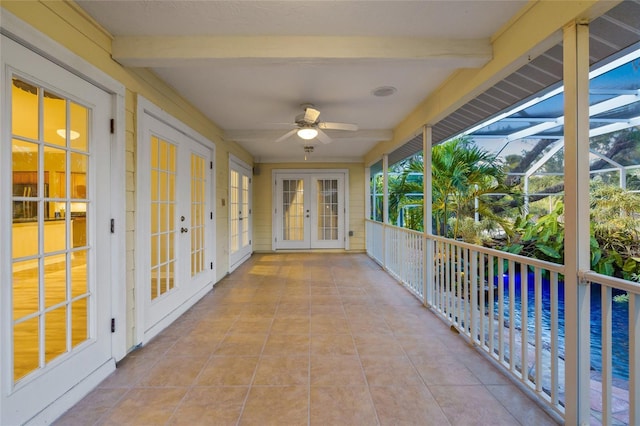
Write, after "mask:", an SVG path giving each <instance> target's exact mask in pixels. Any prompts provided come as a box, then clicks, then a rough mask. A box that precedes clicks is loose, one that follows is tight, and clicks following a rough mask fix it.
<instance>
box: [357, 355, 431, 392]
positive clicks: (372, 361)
mask: <svg viewBox="0 0 640 426" xmlns="http://www.w3.org/2000/svg"><path fill="white" fill-rule="evenodd" d="M360 361H361V362H362V367H363V368H364V374H365V376H366V378H367V382H368V383H369V386H417V385H422V384H423V381H422V379H421V378H420V376H419V375H418V372H417V371H416V369H415V368H414V367H413V365H412V364H411V361H409V358H407V357H406V356H361V357H360Z"/></svg>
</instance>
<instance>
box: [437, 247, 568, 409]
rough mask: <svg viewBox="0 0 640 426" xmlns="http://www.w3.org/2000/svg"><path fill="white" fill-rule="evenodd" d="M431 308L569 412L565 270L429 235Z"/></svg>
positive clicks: (550, 403) (547, 400)
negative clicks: (431, 244)
mask: <svg viewBox="0 0 640 426" xmlns="http://www.w3.org/2000/svg"><path fill="white" fill-rule="evenodd" d="M431 239H432V240H433V241H434V254H433V258H434V272H433V280H432V282H431V283H427V285H430V286H431V287H432V292H431V294H432V295H433V297H432V300H427V301H426V302H427V305H428V306H430V307H431V309H433V310H434V311H436V312H437V313H438V314H440V315H441V316H442V317H444V318H445V319H446V320H447V321H449V322H450V323H451V324H452V325H453V326H455V327H456V329H458V330H459V331H460V333H462V334H464V335H465V336H466V337H467V338H468V339H469V340H470V341H471V342H472V343H473V344H475V345H477V346H478V347H480V348H481V349H482V350H484V351H485V352H486V353H487V354H489V355H490V356H491V357H492V358H493V359H494V360H495V361H497V363H498V364H499V365H501V366H502V367H503V368H504V369H506V370H508V371H509V373H510V374H511V375H512V376H513V377H515V378H516V379H517V380H518V381H520V382H522V383H523V384H525V385H526V386H527V387H528V388H529V389H531V390H532V391H533V392H535V394H536V395H537V396H538V397H539V398H540V399H542V400H543V401H544V402H545V403H546V404H547V405H548V406H550V407H551V408H552V409H553V410H554V411H556V412H557V413H558V414H560V415H562V414H563V413H564V405H563V401H562V395H563V394H564V330H563V327H562V325H561V324H563V323H564V321H563V318H562V315H561V313H562V312H563V311H564V309H563V308H564V307H563V306H562V300H563V299H564V298H563V294H562V289H561V285H560V284H559V277H560V275H561V274H562V273H563V267H562V265H557V264H553V263H549V262H543V261H538V260H536V259H529V258H526V257H523V256H517V255H513V254H509V253H506V252H502V251H498V250H492V249H488V248H485V247H481V246H477V245H473V244H468V243H464V242H461V241H454V240H451V239H447V238H442V237H436V236H432V237H431Z"/></svg>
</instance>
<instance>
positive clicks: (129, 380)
mask: <svg viewBox="0 0 640 426" xmlns="http://www.w3.org/2000/svg"><path fill="white" fill-rule="evenodd" d="M134 353H135V352H134ZM156 362H158V360H157V359H153V360H150V359H149V357H147V356H134V355H129V356H127V357H125V358H124V359H123V360H122V361H120V362H119V363H118V366H117V368H116V371H114V372H113V373H111V374H110V375H109V376H108V377H107V378H106V379H104V380H103V381H102V383H100V384H99V385H98V387H99V388H131V387H133V386H135V385H136V384H137V383H138V382H139V381H140V380H142V379H144V378H145V377H147V375H148V374H149V371H150V370H151V369H152V368H153V366H154V365H155V363H156Z"/></svg>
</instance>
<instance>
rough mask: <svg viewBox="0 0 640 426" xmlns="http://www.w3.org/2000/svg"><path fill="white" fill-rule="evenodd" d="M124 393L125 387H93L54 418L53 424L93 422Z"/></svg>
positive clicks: (79, 425) (77, 425)
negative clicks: (76, 402) (87, 393)
mask: <svg viewBox="0 0 640 426" xmlns="http://www.w3.org/2000/svg"><path fill="white" fill-rule="evenodd" d="M126 393H127V389H100V388H99V389H95V390H93V391H92V392H91V393H89V395H87V396H86V397H84V398H83V399H82V401H80V402H79V403H78V404H76V405H75V406H74V407H73V408H71V409H70V410H69V411H67V412H66V413H64V415H62V417H60V418H59V419H58V420H56V422H55V423H54V425H55V426H84V425H90V424H95V423H96V422H97V421H98V419H100V417H102V416H103V415H104V413H106V412H107V411H109V409H111V408H112V407H114V406H115V405H116V403H117V402H118V401H119V400H120V399H121V398H122V397H123V396H124V395H125V394H126Z"/></svg>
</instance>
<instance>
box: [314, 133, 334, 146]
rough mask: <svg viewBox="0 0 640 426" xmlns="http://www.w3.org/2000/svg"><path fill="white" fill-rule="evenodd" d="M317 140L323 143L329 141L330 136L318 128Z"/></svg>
mask: <svg viewBox="0 0 640 426" xmlns="http://www.w3.org/2000/svg"><path fill="white" fill-rule="evenodd" d="M316 137H317V138H318V140H319V141H320V142H322V143H324V144H327V143H331V138H330V137H329V136H328V135H327V134H326V133H325V132H323V131H322V130H318V136H316Z"/></svg>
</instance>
